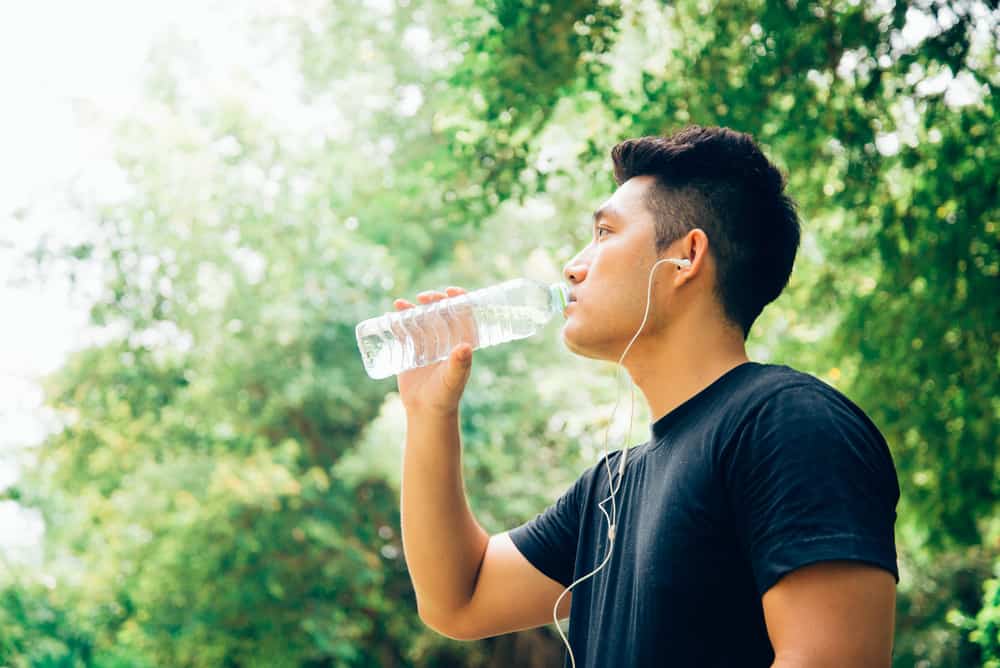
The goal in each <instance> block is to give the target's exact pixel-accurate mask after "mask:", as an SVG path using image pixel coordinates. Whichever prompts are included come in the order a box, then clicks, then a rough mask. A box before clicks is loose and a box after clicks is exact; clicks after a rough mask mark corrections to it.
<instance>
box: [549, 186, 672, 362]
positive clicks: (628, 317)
mask: <svg viewBox="0 0 1000 668" xmlns="http://www.w3.org/2000/svg"><path fill="white" fill-rule="evenodd" d="M653 183H654V180H653V177H648V176H642V177H635V178H632V179H629V180H628V181H626V182H625V183H623V184H622V185H621V186H620V187H619V188H618V190H616V191H615V193H614V195H612V196H611V198H610V199H609V200H608V201H606V202H605V203H604V204H602V205H601V207H600V208H599V209H598V210H597V211H596V212H595V219H594V221H593V224H592V227H593V230H592V237H591V242H590V243H589V244H588V245H587V246H586V247H585V248H584V249H583V250H581V251H580V252H579V253H578V254H577V255H576V257H574V258H573V259H572V260H570V261H569V262H568V263H567V264H566V266H565V267H564V268H563V276H564V278H565V279H566V281H567V282H568V283H569V285H570V290H571V292H572V294H573V296H574V297H575V298H576V301H575V302H572V303H571V304H570V305H569V307H568V308H567V310H566V321H565V324H564V326H563V330H562V336H563V340H564V341H565V343H566V346H567V348H569V349H570V350H572V351H573V352H575V353H577V354H578V355H583V356H584V357H590V358H594V359H604V360H610V361H614V362H617V361H618V360H619V358H620V357H621V355H622V353H623V352H624V351H625V347H626V346H628V344H629V341H631V340H632V337H633V336H634V335H635V333H636V330H637V329H639V326H640V325H641V324H642V321H643V315H644V314H645V312H646V295H647V292H648V290H649V271H650V269H651V268H652V267H653V265H654V264H655V262H656V261H657V260H658V259H660V258H658V257H657V256H656V250H655V249H656V246H655V238H656V234H655V228H654V222H653V214H652V212H651V211H650V210H649V209H648V208H647V206H646V203H645V195H646V190H647V189H648V188H649V187H651V186H652V185H653ZM662 257H676V254H674V255H670V254H669V253H665V254H663V255H662ZM676 271H677V269H676V267H674V265H672V264H669V263H663V264H660V265H659V266H658V267H657V268H656V271H655V272H654V274H653V286H652V295H651V298H650V301H651V302H652V303H651V304H650V307H649V316H648V318H647V319H646V324H645V325H644V326H643V328H642V333H641V334H640V335H639V337H638V338H637V339H636V341H635V343H634V344H632V347H631V348H630V349H629V357H631V356H632V354H633V352H636V353H637V352H638V351H639V350H640V349H641V348H642V347H643V344H646V345H648V344H649V342H650V341H652V340H654V339H655V337H656V336H657V334H658V333H659V332H661V331H662V329H663V324H664V322H665V321H666V320H667V319H668V314H667V311H668V310H669V304H670V296H671V290H672V286H671V282H672V279H673V273H674V272H676Z"/></svg>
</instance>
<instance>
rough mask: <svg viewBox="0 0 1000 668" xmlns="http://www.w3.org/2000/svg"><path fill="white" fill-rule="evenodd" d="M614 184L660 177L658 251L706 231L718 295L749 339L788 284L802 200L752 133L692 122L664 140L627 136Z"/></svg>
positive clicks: (655, 190)
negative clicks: (787, 187) (798, 205)
mask: <svg viewBox="0 0 1000 668" xmlns="http://www.w3.org/2000/svg"><path fill="white" fill-rule="evenodd" d="M611 159H612V161H613V162H614V170H615V181H617V183H618V185H621V184H623V183H625V182H626V181H628V180H629V179H631V178H632V177H635V176H653V177H655V178H656V183H655V185H654V187H652V188H651V189H650V191H649V195H648V199H647V202H646V203H647V205H648V206H649V208H650V210H651V211H652V212H653V216H654V218H655V221H656V253H657V255H659V254H661V253H662V252H663V251H664V250H666V248H667V247H668V246H669V245H670V244H672V243H673V242H674V241H676V240H677V239H680V238H681V237H683V236H684V235H685V234H687V233H688V232H690V231H691V230H693V229H695V228H701V229H702V230H704V232H705V234H706V235H707V236H708V238H709V239H710V240H711V243H710V244H709V249H710V250H711V252H712V255H713V257H714V259H715V264H716V267H717V281H716V285H715V294H716V297H717V298H718V300H719V303H720V304H721V305H722V308H723V312H724V313H725V315H726V317H727V318H728V319H729V320H731V321H732V322H734V323H735V324H737V325H739V326H740V327H742V329H743V338H744V339H746V338H747V336H748V335H749V334H750V327H751V326H752V325H753V323H754V321H755V320H756V319H757V316H758V315H760V312H761V311H762V310H763V309H764V307H765V306H767V305H768V304H770V303H771V302H772V301H774V300H775V299H776V298H777V297H778V295H780V294H781V292H782V290H784V289H785V286H786V285H787V284H788V277H789V276H790V275H791V273H792V265H793V264H794V262H795V254H796V252H797V251H798V247H799V237H800V226H799V217H798V214H797V213H796V207H795V202H794V201H793V200H792V199H791V198H790V197H789V196H788V195H786V194H785V193H784V189H785V185H786V181H785V178H784V177H783V176H782V174H781V172H779V171H778V168H777V167H775V166H774V165H773V164H772V163H771V162H770V161H769V160H768V159H767V157H765V156H764V153H763V152H762V151H761V150H760V148H759V147H758V146H757V144H756V143H755V142H754V140H753V137H751V136H750V135H748V134H745V133H743V132H736V131H734V130H731V129H729V128H724V127H722V128H720V127H701V126H697V125H692V126H688V127H686V128H684V129H683V130H681V131H680V132H677V133H674V134H672V135H669V136H665V137H640V138H637V139H627V140H625V141H623V142H621V143H620V144H618V145H617V146H615V147H614V148H613V149H611Z"/></svg>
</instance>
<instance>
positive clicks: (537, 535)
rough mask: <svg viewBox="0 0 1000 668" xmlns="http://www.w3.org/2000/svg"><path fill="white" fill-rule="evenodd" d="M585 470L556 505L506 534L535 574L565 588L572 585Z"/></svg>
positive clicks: (587, 473) (586, 474)
mask: <svg viewBox="0 0 1000 668" xmlns="http://www.w3.org/2000/svg"><path fill="white" fill-rule="evenodd" d="M592 470H593V469H590V470H588V471H587V472H586V473H584V474H583V475H582V476H580V477H579V478H578V479H577V480H576V482H574V483H573V484H572V485H571V486H570V487H569V489H568V490H566V492H564V493H563V495H562V496H560V497H559V498H558V499H556V502H555V503H553V504H552V505H551V506H549V507H548V508H546V509H545V510H544V511H543V512H541V513H539V514H538V515H536V516H535V517H534V519H531V520H528V521H527V522H525V523H524V524H522V525H521V526H519V527H517V528H515V529H511V530H510V532H508V535H509V536H510V539H511V541H513V543H514V545H515V546H516V547H517V549H518V550H519V551H520V552H521V554H523V555H524V557H525V559H527V560H528V561H529V562H531V565H532V566H534V567H535V568H537V569H538V570H539V571H541V572H542V573H544V574H545V575H547V576H548V577H550V578H552V579H553V580H555V581H556V582H561V583H562V584H563V586H566V587H568V586H569V585H570V584H572V582H573V569H574V565H575V563H576V547H577V540H578V538H579V534H580V504H581V493H582V492H581V489H582V487H583V484H584V480H585V478H586V477H587V476H588V475H589V473H590V472H591V471H592Z"/></svg>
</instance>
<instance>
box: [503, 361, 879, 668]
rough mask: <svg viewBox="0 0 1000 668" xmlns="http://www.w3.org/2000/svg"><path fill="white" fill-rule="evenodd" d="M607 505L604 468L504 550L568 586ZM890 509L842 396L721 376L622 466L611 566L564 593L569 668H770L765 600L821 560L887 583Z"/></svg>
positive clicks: (780, 377) (734, 372)
mask: <svg viewBox="0 0 1000 668" xmlns="http://www.w3.org/2000/svg"><path fill="white" fill-rule="evenodd" d="M620 456H621V451H620V450H616V451H614V452H613V453H610V454H609V457H608V464H609V465H610V469H611V472H612V475H613V476H614V477H615V478H617V471H618V463H619V458H620ZM608 495H609V485H608V474H607V467H606V465H605V462H604V458H603V456H602V458H601V460H600V461H598V462H597V463H596V464H595V465H594V466H592V467H590V468H589V469H588V470H587V471H585V472H584V473H583V475H581V476H580V477H579V478H578V479H577V480H576V482H575V483H574V484H573V485H572V486H571V487H570V488H569V489H568V490H567V491H566V492H565V494H563V495H562V496H561V497H560V498H559V499H558V500H557V501H556V502H555V503H554V504H553V505H552V506H550V507H549V508H548V509H546V510H545V511H544V512H543V513H541V514H539V515H538V516H536V517H535V518H534V519H532V520H530V521H528V522H526V523H525V524H523V525H521V526H519V527H517V528H515V529H513V530H511V531H510V537H511V539H512V540H513V542H514V544H515V545H516V546H517V548H518V549H519V550H520V551H521V553H522V554H523V555H524V556H525V558H527V559H528V561H530V562H531V563H532V564H533V565H534V566H535V567H536V568H537V569H538V570H540V571H541V572H542V573H544V574H546V575H547V576H548V577H550V578H552V579H554V580H556V581H558V582H560V583H562V584H563V586H564V587H565V586H568V585H569V584H570V583H571V582H573V581H574V580H575V579H577V578H580V577H582V576H583V575H585V574H587V573H589V572H590V571H592V570H594V568H596V567H597V566H598V565H599V564H600V563H601V561H602V560H603V559H604V557H605V556H606V554H607V549H608V542H607V521H606V519H605V517H604V515H603V514H602V513H601V512H600V510H599V509H598V507H597V504H598V502H600V501H602V500H603V499H605V498H607V497H608ZM898 500H899V484H898V480H897V477H896V471H895V467H894V465H893V462H892V457H891V455H890V453H889V449H888V446H887V445H886V442H885V439H884V438H883V437H882V435H881V434H880V433H879V430H878V429H877V427H876V426H875V425H874V424H873V423H872V422H871V420H870V419H869V418H868V417H867V416H866V415H865V414H864V412H863V411H862V410H861V409H860V408H858V407H857V406H856V405H855V404H854V403H853V402H851V401H850V400H849V399H847V398H846V397H845V396H844V395H843V394H841V393H840V392H838V391H837V390H835V389H834V388H832V387H830V386H829V385H827V384H825V383H823V382H822V381H820V380H818V379H816V378H814V377H813V376H810V375H808V374H804V373H800V372H798V371H795V370H794V369H791V368H789V367H785V366H780V365H767V364H757V363H754V362H747V363H744V364H741V365H739V366H737V367H735V368H733V369H731V370H730V371H728V372H727V373H726V374H724V375H723V376H722V377H720V378H719V379H717V380H716V381H715V382H713V383H712V384H711V385H709V386H708V387H706V388H705V389H704V390H702V391H701V392H699V393H698V394H696V395H695V396H694V397H692V398H690V399H689V400H688V401H686V402H685V403H683V404H682V405H680V406H678V407H677V408H675V409H674V410H672V411H670V412H669V413H667V414H666V415H664V416H663V417H661V418H660V419H658V420H657V421H656V422H654V423H653V424H652V425H651V427H650V440H649V441H648V442H646V443H644V444H642V445H640V446H637V447H635V448H633V449H631V450H630V452H629V453H628V459H627V462H626V468H625V475H624V478H623V480H622V484H621V488H620V489H619V491H618V496H617V497H616V501H617V503H618V517H619V520H618V525H617V538H616V541H615V545H614V554H613V555H612V558H611V560H610V561H609V562H608V564H607V565H605V567H604V568H602V569H601V570H600V571H599V572H598V573H597V574H596V575H594V576H592V577H590V578H588V579H587V580H585V581H584V582H581V583H580V584H578V585H577V586H576V587H574V588H573V590H572V593H573V599H572V605H571V610H570V628H569V634H568V635H569V640H570V645H571V647H572V648H573V653H574V657H575V659H576V665H577V668H603V667H606V666H644V667H645V666H670V667H671V668H686V667H691V668H694V667H698V668H711V667H716V666H717V667H720V668H721V667H724V666H726V667H728V666H745V667H747V668H754V667H757V666H760V667H761V668H765V667H768V666H770V665H771V663H772V662H773V660H774V651H773V648H772V647H771V644H770V641H769V640H768V635H767V628H766V626H765V623H764V614H763V608H762V604H761V597H762V596H763V594H764V592H766V591H767V590H768V589H769V588H770V587H771V586H773V585H774V584H775V583H776V582H777V581H778V580H779V579H780V578H781V577H782V576H783V575H785V574H787V573H788V572H790V571H792V570H794V569H795V568H799V567H801V566H805V565H808V564H811V563H816V562H820V561H828V560H851V561H860V562H865V563H868V564H871V565H874V566H876V567H880V568H883V569H885V570H887V571H889V572H890V573H892V574H893V576H894V577H895V578H896V580H897V581H898V580H899V572H898V569H897V565H896V549H895V539H894V524H895V519H896V504H897V502H898ZM605 508H607V509H609V512H610V502H608V503H606V504H605ZM565 665H566V666H569V665H570V662H569V656H568V654H567V655H566V662H565Z"/></svg>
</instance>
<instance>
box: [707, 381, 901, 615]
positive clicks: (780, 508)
mask: <svg viewBox="0 0 1000 668" xmlns="http://www.w3.org/2000/svg"><path fill="white" fill-rule="evenodd" d="M724 471H725V476H726V486H727V492H728V494H729V500H730V507H731V508H732V510H733V514H734V519H735V522H736V526H737V528H738V531H739V534H740V540H741V542H742V544H743V546H744V548H745V549H746V551H747V553H748V554H749V556H750V561H751V566H752V569H753V574H754V579H755V581H756V584H757V589H758V592H759V593H760V594H761V595H762V596H763V594H764V592H766V591H767V590H768V589H770V588H771V587H772V586H773V585H774V584H775V583H776V582H777V581H778V580H779V579H780V578H781V577H782V576H784V575H786V574H787V573H789V572H790V571H792V570H794V569H796V568H799V567H801V566H806V565H808V564H811V563H816V562H820V561H831V560H849V561H860V562H865V563H868V564H871V565H874V566H877V567H881V568H884V569H885V570H887V571H889V572H890V573H892V575H893V576H894V577H895V579H896V581H897V582H898V581H899V571H898V569H897V565H896V545H895V535H894V525H895V520H896V503H897V502H898V500H899V483H898V480H897V477H896V470H895V467H894V466H893V463H892V456H891V455H890V453H889V449H888V446H887V445H886V443H885V439H884V438H883V437H882V435H881V434H880V433H879V432H878V429H877V428H876V427H875V425H874V424H873V423H872V422H871V421H870V420H869V419H868V418H867V416H865V415H864V413H862V412H861V410H860V409H859V408H858V407H857V406H855V405H854V404H853V403H851V402H850V401H849V400H848V399H847V398H846V397H843V395H840V394H839V393H837V392H836V391H835V390H833V389H832V388H830V389H829V390H828V391H827V390H822V389H820V388H814V387H810V386H806V387H792V388H786V389H782V390H779V391H778V392H777V393H775V394H774V395H772V396H771V397H770V398H768V399H767V400H765V401H764V403H763V404H762V406H761V407H760V408H759V410H758V411H756V413H755V414H754V415H753V417H752V418H751V419H749V420H748V422H747V423H746V424H745V425H744V428H743V429H742V430H741V432H740V433H739V435H738V436H737V438H736V440H735V442H734V447H733V449H732V451H731V452H730V453H729V456H728V457H727V458H726V461H725V464H724Z"/></svg>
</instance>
